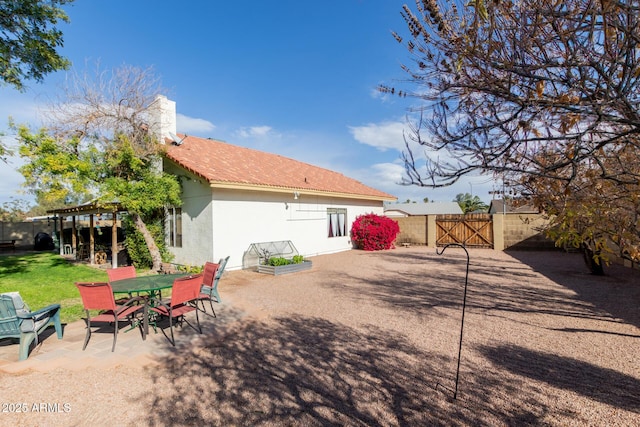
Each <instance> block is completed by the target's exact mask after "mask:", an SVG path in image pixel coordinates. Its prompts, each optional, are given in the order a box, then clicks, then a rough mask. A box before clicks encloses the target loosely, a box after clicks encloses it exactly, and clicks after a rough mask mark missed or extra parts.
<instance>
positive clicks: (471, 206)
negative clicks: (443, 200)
mask: <svg viewBox="0 0 640 427" xmlns="http://www.w3.org/2000/svg"><path fill="white" fill-rule="evenodd" d="M453 201H454V202H457V203H458V205H460V209H462V212H464V213H471V212H486V211H487V210H488V209H489V206H488V205H487V204H486V203H484V202H483V201H482V200H480V197H478V196H472V195H471V194H469V193H464V194H462V193H458V194H457V195H456V198H455V199H454V200H453Z"/></svg>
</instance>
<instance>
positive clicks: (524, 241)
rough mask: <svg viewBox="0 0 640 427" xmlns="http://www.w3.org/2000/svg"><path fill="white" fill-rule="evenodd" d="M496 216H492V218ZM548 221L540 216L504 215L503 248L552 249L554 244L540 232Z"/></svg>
mask: <svg viewBox="0 0 640 427" xmlns="http://www.w3.org/2000/svg"><path fill="white" fill-rule="evenodd" d="M496 216H497V215H494V218H495V217H496ZM547 223H548V221H547V220H546V219H545V218H544V217H543V215H541V214H518V213H510V214H506V215H504V221H503V227H504V230H503V232H502V235H503V238H504V248H505V249H508V248H512V249H553V248H555V244H554V242H553V241H552V240H549V239H548V238H547V237H546V236H545V235H544V232H543V231H542V228H543V227H544V226H546V225H547Z"/></svg>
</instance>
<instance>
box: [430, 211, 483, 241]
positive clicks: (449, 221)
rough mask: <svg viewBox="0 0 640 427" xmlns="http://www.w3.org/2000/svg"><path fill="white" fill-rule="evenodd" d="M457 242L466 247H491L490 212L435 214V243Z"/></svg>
mask: <svg viewBox="0 0 640 427" xmlns="http://www.w3.org/2000/svg"><path fill="white" fill-rule="evenodd" d="M449 243H459V244H461V245H465V246H468V247H476V248H493V223H492V221H491V215H490V214H466V215H438V216H436V245H437V246H444V245H447V244H449Z"/></svg>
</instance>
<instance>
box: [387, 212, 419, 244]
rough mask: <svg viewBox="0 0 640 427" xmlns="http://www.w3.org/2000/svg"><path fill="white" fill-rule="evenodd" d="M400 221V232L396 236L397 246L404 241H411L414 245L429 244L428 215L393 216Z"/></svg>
mask: <svg viewBox="0 0 640 427" xmlns="http://www.w3.org/2000/svg"><path fill="white" fill-rule="evenodd" d="M393 220H394V221H397V222H398V226H399V227H400V233H398V236H397V237H396V246H399V245H401V244H403V243H410V244H412V245H426V244H427V217H426V216H424V215H419V216H406V217H399V218H393Z"/></svg>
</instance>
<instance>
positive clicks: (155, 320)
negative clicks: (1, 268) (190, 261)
mask: <svg viewBox="0 0 640 427" xmlns="http://www.w3.org/2000/svg"><path fill="white" fill-rule="evenodd" d="M228 259H229V257H226V258H221V259H220V261H219V262H218V263H212V262H207V263H206V264H205V266H204V270H203V272H202V273H201V274H195V275H189V274H159V275H149V276H138V275H137V273H136V270H135V267H133V266H129V267H119V268H113V269H109V270H107V275H108V279H109V280H108V282H77V283H76V284H75V285H76V287H77V288H78V291H79V292H80V296H81V298H82V303H83V306H84V309H85V313H86V318H85V319H84V320H85V322H86V335H85V339H84V344H83V346H82V350H85V349H86V348H87V344H88V343H89V340H90V338H91V333H92V327H95V325H96V324H104V323H107V324H109V325H113V328H114V330H113V344H112V346H111V351H112V352H113V351H115V348H116V342H117V338H118V332H119V330H120V325H121V324H122V322H124V323H128V324H129V326H130V329H129V330H131V329H135V328H139V329H140V330H141V333H142V339H143V340H145V339H146V337H147V335H148V333H149V326H153V328H154V330H156V331H157V329H158V327H159V323H160V320H162V319H164V318H166V319H168V321H169V322H168V323H169V330H170V336H169V335H167V333H166V332H165V330H164V329H162V328H160V329H161V330H162V333H163V334H164V335H165V336H166V337H167V339H168V340H169V342H170V343H171V344H172V345H173V346H175V338H174V328H175V325H176V324H182V323H183V322H184V323H187V324H188V325H189V326H191V327H193V328H194V329H195V330H196V331H197V332H198V333H200V334H201V333H202V328H201V326H200V318H199V314H198V313H199V312H202V313H204V314H206V315H209V316H212V317H216V313H215V311H214V308H213V303H214V302H216V303H219V302H221V298H220V294H219V293H218V282H219V281H220V278H221V277H222V274H223V273H224V269H225V266H226V264H227V261H228ZM168 289H171V296H170V297H169V298H164V299H163V298H162V290H168ZM121 295H122V296H123V297H120V296H121ZM206 301H208V302H209V304H208V305H209V307H210V309H211V313H208V311H207V308H206V305H205V302H206ZM192 312H195V322H196V325H195V326H194V325H192V324H191V323H190V322H189V321H188V320H187V318H186V317H185V316H186V315H187V314H189V313H192ZM92 313H94V314H92ZM95 313H97V314H95ZM51 325H53V326H55V330H56V333H57V335H58V339H62V326H61V324H60V304H54V305H51V306H48V307H45V308H43V309H40V310H37V311H35V312H32V311H31V310H30V309H29V307H28V306H27V304H26V303H25V302H24V301H23V300H22V298H21V297H20V294H19V293H17V292H11V293H6V294H2V295H0V338H17V339H19V341H20V349H19V359H20V360H25V359H27V357H28V354H29V348H30V346H31V343H33V342H34V341H35V342H36V344H37V343H38V336H39V335H40V334H41V333H42V332H43V331H44V330H45V329H46V328H47V327H49V326H51Z"/></svg>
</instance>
